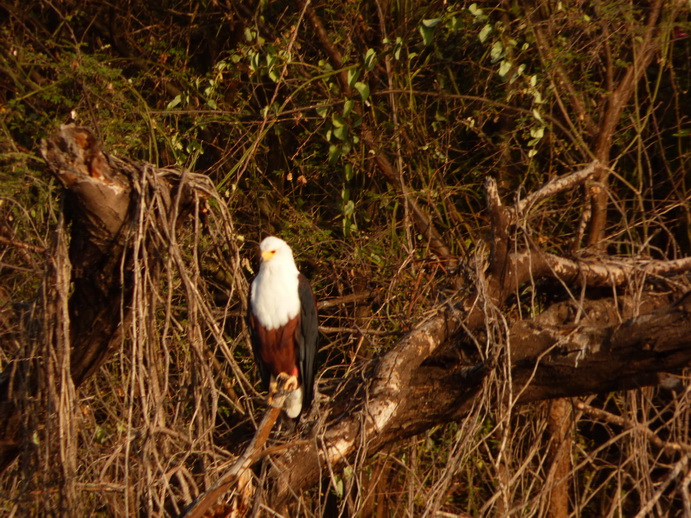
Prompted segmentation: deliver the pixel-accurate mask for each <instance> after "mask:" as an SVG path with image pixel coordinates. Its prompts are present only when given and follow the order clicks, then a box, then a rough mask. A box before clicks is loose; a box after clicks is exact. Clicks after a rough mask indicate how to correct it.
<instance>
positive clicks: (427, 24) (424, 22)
mask: <svg viewBox="0 0 691 518" xmlns="http://www.w3.org/2000/svg"><path fill="white" fill-rule="evenodd" d="M439 22H441V18H430V19H429V20H422V25H424V26H425V27H427V28H429V29H434V28H435V27H436V26H437V25H439Z"/></svg>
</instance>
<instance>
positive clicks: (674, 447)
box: [574, 401, 691, 453]
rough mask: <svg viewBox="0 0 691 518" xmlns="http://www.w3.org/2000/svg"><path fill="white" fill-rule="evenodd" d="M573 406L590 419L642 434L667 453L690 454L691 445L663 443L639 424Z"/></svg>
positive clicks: (588, 406) (592, 409) (601, 412)
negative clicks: (683, 452) (593, 418)
mask: <svg viewBox="0 0 691 518" xmlns="http://www.w3.org/2000/svg"><path fill="white" fill-rule="evenodd" d="M574 405H575V407H576V408H578V410H580V411H581V412H583V413H584V414H587V415H589V416H591V417H595V418H597V419H601V420H603V421H607V422H608V423H611V424H615V425H617V426H621V427H622V428H626V429H628V430H631V431H634V432H638V433H641V434H643V435H644V436H645V438H646V439H647V440H648V441H650V442H651V443H652V444H654V445H655V446H657V447H658V448H660V449H661V450H665V451H666V452H668V453H669V452H675V453H678V452H682V451H685V452H691V444H686V443H683V442H669V441H663V440H662V439H660V438H659V437H658V436H657V435H656V434H655V432H653V431H652V430H651V429H650V428H648V427H647V426H645V425H643V424H641V423H636V422H634V421H632V420H631V419H627V418H626V417H620V416H618V415H614V414H612V413H610V412H607V411H606V410H601V409H599V408H595V407H592V406H590V405H588V404H586V403H583V402H582V401H576V402H575V404H574Z"/></svg>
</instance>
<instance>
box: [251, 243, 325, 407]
mask: <svg viewBox="0 0 691 518" xmlns="http://www.w3.org/2000/svg"><path fill="white" fill-rule="evenodd" d="M259 250H260V252H261V264H260V266H259V273H258V274H257V276H256V277H255V279H254V281H252V286H251V288H250V311H249V326H250V334H251V337H252V349H253V351H254V358H255V360H256V362H257V366H258V367H259V374H260V376H261V379H262V385H263V387H264V390H267V389H268V391H269V396H268V402H269V404H270V405H271V406H273V407H279V408H283V410H284V411H285V413H286V414H287V415H288V417H290V418H293V419H294V418H296V417H297V416H298V415H299V414H300V412H301V411H302V410H307V409H308V408H309V406H310V404H311V403H312V397H313V395H314V371H315V368H316V359H317V338H318V332H317V308H316V305H315V299H314V295H313V293H312V288H311V287H310V283H309V281H308V280H307V278H306V277H305V276H304V275H302V274H301V273H300V272H299V271H298V269H297V266H295V260H294V259H293V251H292V250H291V249H290V247H289V246H288V244H287V243H286V242H285V241H283V240H282V239H279V238H277V237H274V236H271V237H267V238H265V239H264V240H263V241H262V242H261V244H260V245H259Z"/></svg>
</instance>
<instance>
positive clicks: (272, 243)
mask: <svg viewBox="0 0 691 518" xmlns="http://www.w3.org/2000/svg"><path fill="white" fill-rule="evenodd" d="M259 251H260V252H261V257H262V264H261V268H264V265H265V264H268V263H269V261H278V262H281V263H286V264H292V265H293V266H295V260H294V259H293V251H292V250H291V249H290V247H289V246H288V243H286V242H285V241H283V240H282V239H280V238H278V237H276V236H269V237H266V238H264V240H263V241H262V242H261V243H260V244H259ZM296 269H297V268H296Z"/></svg>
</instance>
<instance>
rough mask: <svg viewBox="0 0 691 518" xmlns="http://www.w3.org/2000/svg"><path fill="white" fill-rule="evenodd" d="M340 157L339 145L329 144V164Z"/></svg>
mask: <svg viewBox="0 0 691 518" xmlns="http://www.w3.org/2000/svg"><path fill="white" fill-rule="evenodd" d="M340 157H341V147H340V146H337V145H335V144H331V145H330V146H329V164H331V165H333V164H335V163H336V161H337V160H338V159H339V158H340Z"/></svg>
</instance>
